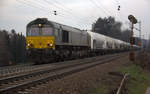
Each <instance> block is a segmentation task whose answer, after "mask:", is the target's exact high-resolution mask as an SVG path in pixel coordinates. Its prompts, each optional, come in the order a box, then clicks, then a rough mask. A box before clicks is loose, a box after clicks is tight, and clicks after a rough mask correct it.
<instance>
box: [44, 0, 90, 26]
mask: <svg viewBox="0 0 150 94" xmlns="http://www.w3.org/2000/svg"><path fill="white" fill-rule="evenodd" d="M44 2H46V3H48V4H49V5H51V6H54V7H56V8H58V9H59V10H60V11H63V12H65V13H66V14H68V15H71V17H73V18H75V19H76V20H77V21H80V23H83V24H84V25H87V24H88V23H87V20H85V19H82V18H81V17H78V16H76V15H73V13H72V12H70V11H68V10H66V9H64V8H62V7H60V6H59V5H57V4H55V3H53V2H51V1H48V0H44Z"/></svg>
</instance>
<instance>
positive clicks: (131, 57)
mask: <svg viewBox="0 0 150 94" xmlns="http://www.w3.org/2000/svg"><path fill="white" fill-rule="evenodd" d="M128 19H129V21H130V22H131V24H132V26H131V35H130V44H131V47H130V55H129V59H130V60H131V61H134V60H135V55H134V51H133V44H134V37H133V28H134V24H136V23H137V19H136V18H135V17H134V16H133V15H129V16H128Z"/></svg>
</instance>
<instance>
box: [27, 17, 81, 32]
mask: <svg viewBox="0 0 150 94" xmlns="http://www.w3.org/2000/svg"><path fill="white" fill-rule="evenodd" d="M36 24H45V25H51V26H52V27H54V28H62V29H63V30H67V31H75V32H76V31H77V32H81V31H82V30H80V29H78V28H74V27H71V26H67V25H63V24H59V23H56V22H53V21H49V20H48V19H47V18H37V19H35V20H33V21H31V22H30V23H29V24H27V27H30V26H32V25H36Z"/></svg>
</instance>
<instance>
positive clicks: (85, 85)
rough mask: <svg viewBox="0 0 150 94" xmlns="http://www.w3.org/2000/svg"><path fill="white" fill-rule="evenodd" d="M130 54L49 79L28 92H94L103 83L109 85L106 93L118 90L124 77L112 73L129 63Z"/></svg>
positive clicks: (44, 93) (60, 93)
mask: <svg viewBox="0 0 150 94" xmlns="http://www.w3.org/2000/svg"><path fill="white" fill-rule="evenodd" d="M128 63H129V60H128V54H127V53H126V54H125V55H124V57H121V58H118V59H117V60H113V61H111V62H110V63H106V64H103V65H99V66H96V67H93V68H89V69H87V70H85V71H82V72H78V73H75V74H73V75H70V76H67V77H64V78H62V79H57V80H54V81H49V82H47V84H44V85H41V86H37V87H34V88H32V89H30V90H28V91H27V92H28V93H29V94H92V92H93V91H94V90H95V89H96V88H98V87H101V86H103V85H105V87H107V90H108V91H107V92H106V94H110V93H112V92H116V88H117V87H118V86H119V84H120V81H121V79H122V77H120V76H116V75H110V74H109V73H110V72H117V71H119V70H120V68H121V67H123V66H126V65H128Z"/></svg>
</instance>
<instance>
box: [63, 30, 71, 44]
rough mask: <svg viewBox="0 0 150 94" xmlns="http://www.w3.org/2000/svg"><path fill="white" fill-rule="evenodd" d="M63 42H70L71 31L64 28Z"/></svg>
mask: <svg viewBox="0 0 150 94" xmlns="http://www.w3.org/2000/svg"><path fill="white" fill-rule="evenodd" d="M62 42H65V43H68V42H69V32H68V31H65V30H62Z"/></svg>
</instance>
